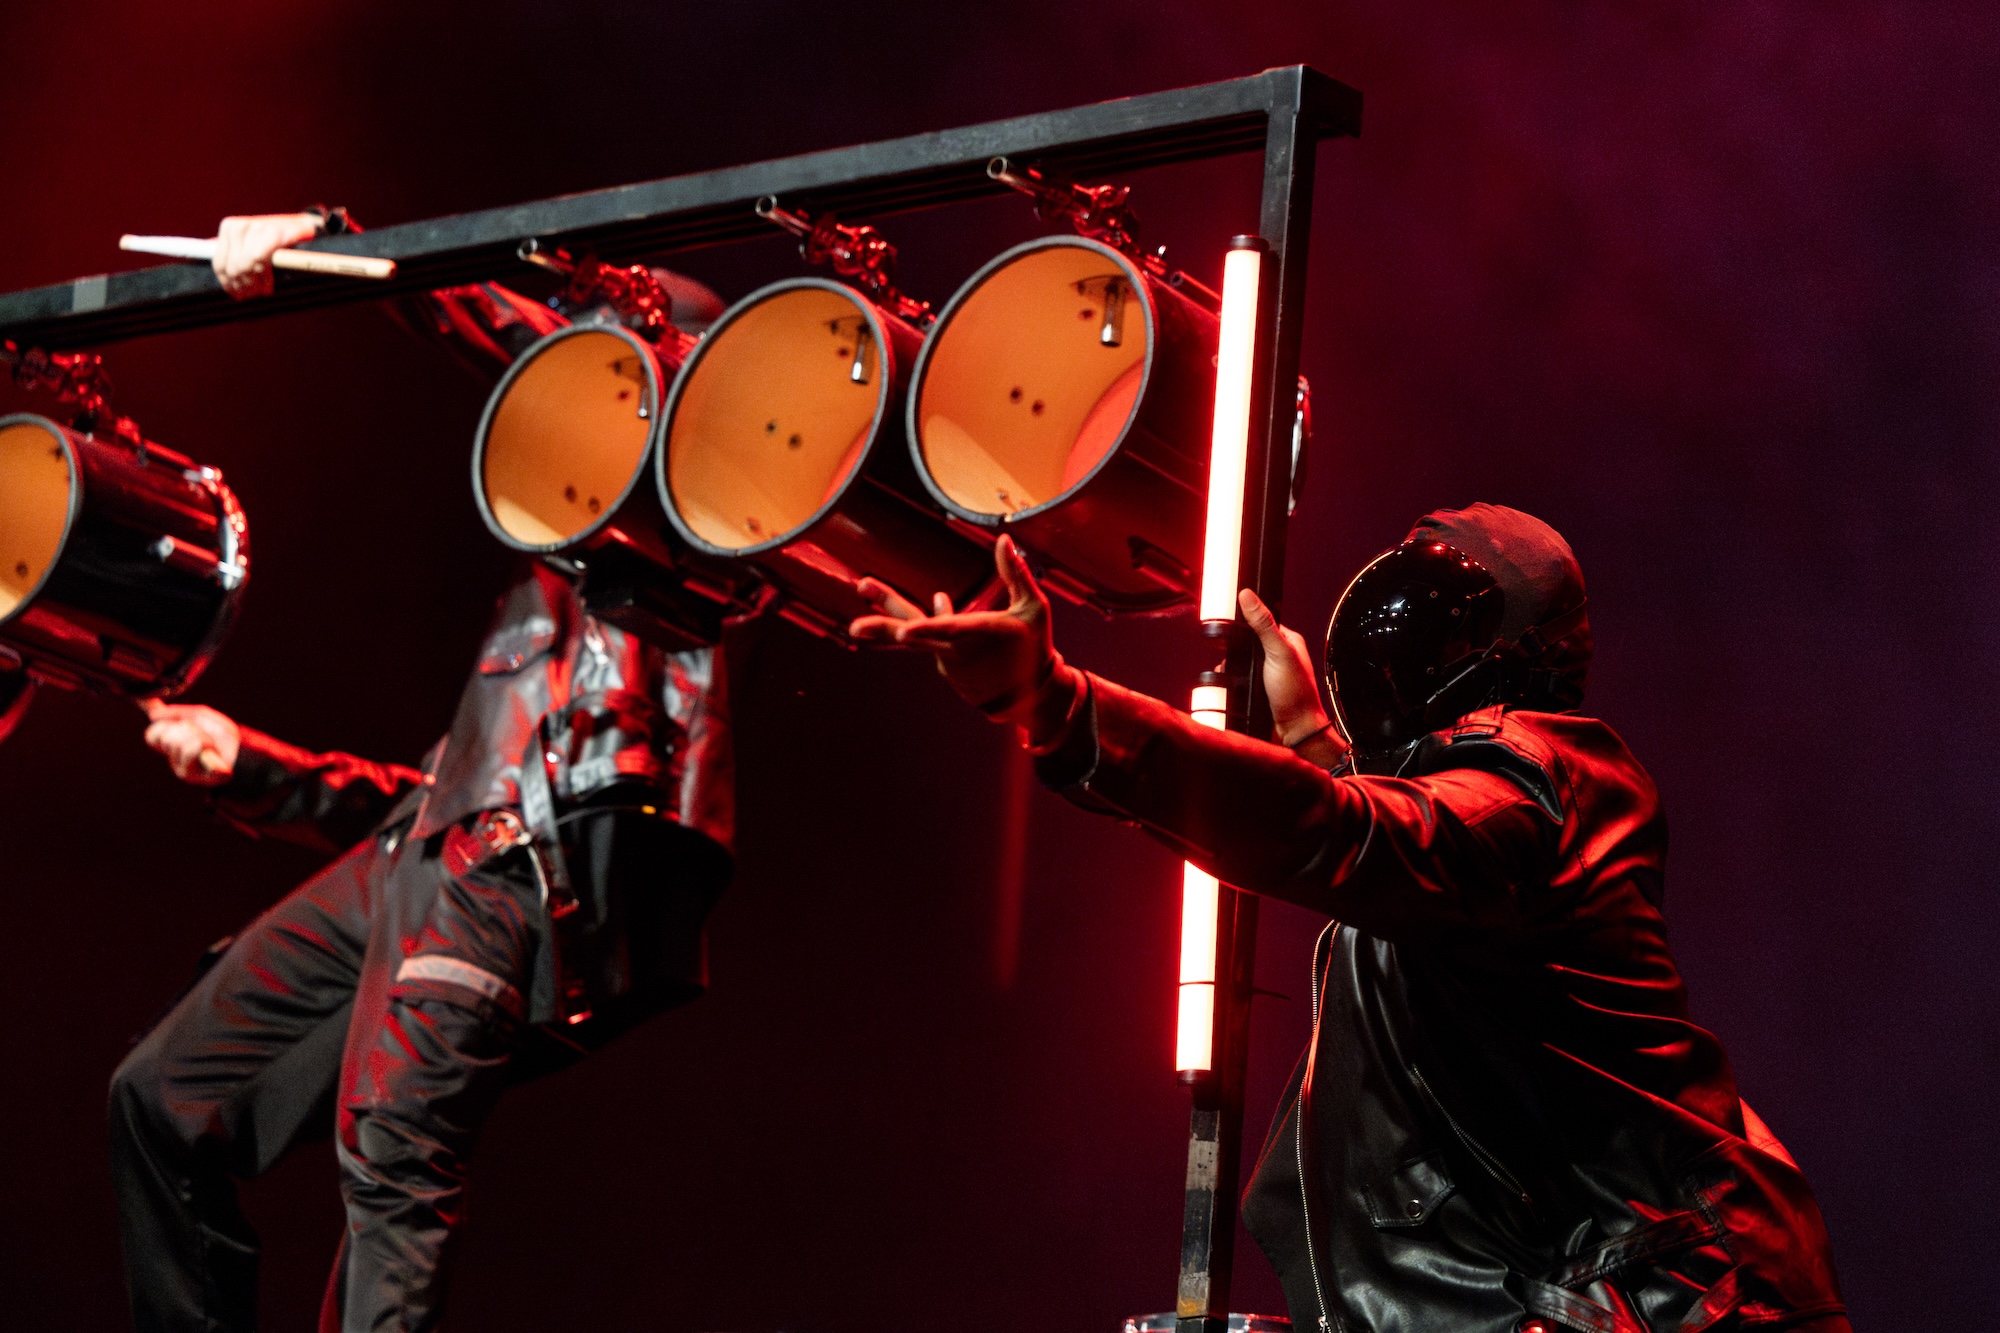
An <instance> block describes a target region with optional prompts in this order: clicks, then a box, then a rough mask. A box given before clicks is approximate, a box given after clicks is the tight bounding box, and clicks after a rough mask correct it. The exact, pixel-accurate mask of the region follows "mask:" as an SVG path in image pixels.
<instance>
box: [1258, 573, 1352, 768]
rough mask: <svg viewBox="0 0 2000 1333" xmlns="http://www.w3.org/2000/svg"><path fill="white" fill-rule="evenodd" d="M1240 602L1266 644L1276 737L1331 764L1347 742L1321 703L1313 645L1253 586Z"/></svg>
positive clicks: (1267, 694)
mask: <svg viewBox="0 0 2000 1333" xmlns="http://www.w3.org/2000/svg"><path fill="white" fill-rule="evenodd" d="M1236 604H1237V605H1238V606H1240V607H1242V608H1243V621H1244V623H1245V624H1247V625H1249V626H1250V629H1251V631H1252V632H1253V633H1254V634H1256V636H1257V642H1258V643H1259V644H1260V645H1262V646H1263V649H1264V697H1265V698H1266V699H1268V700H1270V702H1271V730H1272V733H1273V735H1274V738H1275V739H1276V740H1277V741H1278V743H1279V744H1281V745H1289V746H1291V747H1292V748H1293V749H1295V750H1297V751H1299V753H1300V754H1301V755H1303V756H1305V757H1306V758H1308V759H1311V760H1313V761H1314V762H1316V763H1323V764H1326V765H1328V766H1331V765H1332V764H1333V763H1334V762H1335V761H1336V760H1338V759H1339V758H1340V756H1341V755H1342V754H1343V753H1345V752H1346V749H1347V747H1346V745H1345V744H1343V743H1342V742H1341V741H1340V739H1339V738H1338V737H1337V736H1335V734H1334V732H1333V729H1332V728H1333V724H1332V723H1331V722H1330V721H1328V719H1327V716H1326V709H1325V708H1323V707H1321V705H1320V700H1319V672H1318V671H1317V670H1316V669H1315V667H1314V665H1313V656H1312V649H1310V648H1308V647H1307V646H1306V641H1305V638H1304V637H1303V636H1302V635H1300V634H1299V632H1298V631H1297V630H1294V629H1287V628H1286V627H1285V626H1283V625H1280V624H1279V623H1278V618H1277V617H1276V616H1274V615H1272V614H1271V608H1270V607H1268V606H1265V605H1264V601H1263V599H1262V598H1260V597H1259V596H1257V594H1256V593H1254V592H1252V591H1250V590H1249V589H1248V588H1245V589H1244V590H1243V591H1242V592H1240V593H1238V594H1236Z"/></svg>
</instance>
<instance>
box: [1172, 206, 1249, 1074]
mask: <svg viewBox="0 0 2000 1333" xmlns="http://www.w3.org/2000/svg"><path fill="white" fill-rule="evenodd" d="M1263 276H1264V243H1263V242H1262V241H1261V240H1259V239H1258V238H1256V237H1254V236H1239V237H1237V238H1236V239H1235V240H1234V241H1233V242H1231V243H1230V247H1229V254H1228V255H1227V256H1226V257H1225V258H1224V259H1223V261H1222V332H1221V342H1220V345H1219V346H1218V347H1217V349H1216V355H1215V424H1214V429H1213V433H1212V434H1211V435H1210V437H1209V454H1208V529H1207V534H1206V537H1205V538H1204V540H1203V544H1202V564H1201V618H1202V619H1203V620H1234V619H1235V618H1236V574H1237V559H1238V557H1239V555H1240V554H1241V552H1242V547H1243V488H1244V484H1245V480H1246V479H1245V476H1244V473H1245V471H1246V470H1247V468H1248V465H1249V452H1250V378H1251V372H1252V369H1253V368H1254V366H1255V363H1256V356H1257V287H1258V284H1259V283H1260V282H1261V281H1262V279H1263ZM1228 710H1229V691H1228V690H1227V689H1226V688H1224V687H1223V686H1220V685H1197V686H1196V687H1195V691H1194V698H1193V699H1192V700H1191V701H1190V703H1189V706H1188V711H1189V712H1190V713H1191V714H1192V715H1193V716H1194V719H1195V721H1197V722H1199V723H1201V724H1202V725H1203V726H1207V727H1214V728H1215V729H1216V730H1218V731H1220V730H1223V729H1225V728H1227V726H1228V725H1229V711H1228ZM1221 911H1222V886H1221V885H1220V884H1218V883H1217V882H1216V879H1215V876H1213V875H1210V874H1207V873H1206V872H1204V871H1202V870H1200V869H1198V868H1196V867H1195V866H1193V865H1183V867H1182V871H1181V982H1180V1013H1179V1017H1178V1020H1177V1022H1176V1024H1175V1028H1174V1067H1175V1069H1177V1070H1179V1071H1180V1072H1181V1073H1182V1074H1184V1075H1185V1074H1201V1073H1207V1072H1208V1071H1210V1070H1212V1069H1213V1068H1214V1067H1215V986H1216V957H1215V946H1216V938H1217V935H1218V934H1219V930H1220V926H1219V917H1220V915H1221Z"/></svg>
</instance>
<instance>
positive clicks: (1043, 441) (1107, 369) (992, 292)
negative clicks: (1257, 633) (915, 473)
mask: <svg viewBox="0 0 2000 1333" xmlns="http://www.w3.org/2000/svg"><path fill="white" fill-rule="evenodd" d="M1107 329H1109V331H1110V333H1111V341H1108V342H1107V340H1106V336H1105V335H1106V331H1107ZM1151 336H1152V333H1151V330H1150V328H1149V327H1148V322H1147V319H1146V314H1145V308H1144V306H1143V304H1142V302H1141V298H1140V297H1139V296H1138V294H1137V293H1135V292H1134V291H1133V288H1132V276H1131V274H1130V272H1129V271H1128V270H1126V269H1125V268H1124V267H1123V266H1122V265H1121V264H1119V263H1118V262H1117V261H1116V260H1114V259H1112V258H1111V257H1109V256H1108V255H1106V254H1105V253H1104V252H1103V251H1102V250H1098V249H1094V248H1090V247H1086V246H1082V245H1052V246H1048V247H1045V248H1042V249H1036V250H1030V251H1028V252H1027V253H1025V254H1023V255H1021V256H1019V257H1018V258H1016V259H1014V260H1012V261H1010V262H1008V263H1006V264H1004V265H1002V266H1001V267H999V268H997V269H995V270H993V271H992V272H991V273H989V274H988V275H987V276H986V278H985V279H984V280H983V281H982V282H980V284H979V286H978V287H977V288H976V289H974V290H973V291H972V292H970V293H969V294H967V295H966V297H965V298H964V299H963V300H962V301H961V302H960V303H959V305H958V307H957V309H956V310H954V311H953V312H952V313H951V315H950V318H949V321H948V322H947V323H946V324H945V326H944V327H943V328H942V329H940V330H939V331H938V332H937V333H935V334H933V335H932V345H931V349H930V353H929V355H928V357H927V358H926V359H925V362H924V372H923V376H924V379H923V383H922V384H921V385H920V386H918V388H917V394H918V397H917V410H916V428H917V449H918V452H919V453H920V454H921V456H922V458H923V464H924V468H925V470H926V471H927V472H929V474H930V477H931V480H932V481H933V482H934V483H935V484H936V485H937V487H938V489H939V490H941V491H942V492H943V493H944V494H945V496H946V497H948V498H949V499H950V500H951V502H952V503H953V504H954V505H956V506H958V507H959V508H960V509H963V510H966V511H969V512H970V513H973V514H977V515H994V516H996V517H997V516H999V515H1004V514H1013V513H1019V512H1020V511H1022V510H1024V509H1033V508H1035V507H1036V506H1038V505H1044V504H1047V503H1048V502H1049V501H1051V500H1054V499H1057V498H1059V497H1060V496H1062V495H1063V494H1064V493H1065V492H1067V491H1068V490H1070V489H1071V488H1072V487H1074V486H1075V485H1077V484H1078V483H1079V482H1081V481H1082V480H1083V479H1084V478H1085V477H1087V476H1088V475H1090V472H1091V470H1092V469H1093V468H1095V467H1096V466H1097V464H1098V463H1099V462H1100V461H1102V460H1103V458H1104V456H1105V455H1106V454H1108V453H1110V452H1111V450H1112V449H1113V448H1115V447H1116V446H1117V444H1118V441H1119V440H1120V439H1121V438H1123V436H1124V434H1125V427H1126V424H1127V423H1128V422H1129V421H1130V419H1131V416H1132V409H1133V406H1134V405H1135V404H1136V403H1137V401H1138V398H1139V384H1140V380H1141V379H1142V378H1143V377H1144V375H1145V367H1146V352H1147V350H1148V349H1147V340H1148V339H1149V338H1150V337H1151Z"/></svg>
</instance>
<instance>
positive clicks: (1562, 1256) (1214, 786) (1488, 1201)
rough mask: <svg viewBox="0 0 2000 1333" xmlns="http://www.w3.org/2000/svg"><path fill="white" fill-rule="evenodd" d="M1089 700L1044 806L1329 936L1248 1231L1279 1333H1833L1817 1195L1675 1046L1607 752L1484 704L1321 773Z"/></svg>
mask: <svg viewBox="0 0 2000 1333" xmlns="http://www.w3.org/2000/svg"><path fill="white" fill-rule="evenodd" d="M1088 684H1089V691H1090V694H1089V698H1088V699H1087V700H1086V701H1084V703H1083V705H1082V706H1081V707H1080V708H1079V710H1078V712H1077V714H1076V717H1075V720H1074V721H1073V722H1072V724H1071V726H1070V729H1069V731H1068V732H1067V734H1066V735H1064V736H1063V737H1061V738H1059V740H1058V741H1057V742H1056V744H1055V745H1054V746H1053V747H1048V748H1050V750H1051V752H1049V753H1047V754H1045V755H1044V757H1043V758H1042V759H1041V760H1040V771H1041V773H1042V776H1043V779H1044V781H1045V782H1048V783H1049V784H1050V785H1052V786H1055V787H1056V788H1057V789H1059V790H1061V791H1063V792H1064V794H1065V795H1068V796H1070V797H1071V798H1072V799H1073V800H1076V801H1077V802H1078V803H1079V804H1082V805H1085V806H1086V807H1088V808H1091V809H1095V810H1099V811H1102V812H1105V813H1111V814H1115V815H1118V816H1120V817H1122V818H1125V819H1130V820H1135V821H1137V822H1138V823H1139V824H1140V825H1142V826H1143V827H1144V828H1145V829H1147V830H1148V831H1149V832H1151V833H1152V834H1154V835H1155V836H1156V837H1158V838H1160V839H1161V840H1162V841H1164V842H1166V843H1167V844H1169V845H1170V846H1172V847H1173V848H1174V849H1175V850H1176V851H1178V852H1179V853H1181V854H1182V855H1184V856H1186V857H1187V858H1188V859H1189V860H1191V861H1193V862H1195V863H1196V864H1197V865H1199V866H1201V867H1202V868H1204V869H1206V870H1208V871H1209V872H1211V873H1213V874H1215V875H1216V876H1217V877H1218V878H1220V879H1222V880H1223V881H1224V882H1226V883H1230V884H1234V885H1236V886H1238V887H1240V888H1244V889H1248V890H1251V891H1254V892H1257V893H1262V894H1267V895H1270V896H1273V897H1278V898H1282V899H1285V900H1286V901H1288V902H1293V903H1297V904H1299V905H1301V906H1304V907H1308V908H1311V909H1313V910H1315V911H1320V912H1324V913H1326V914H1328V915H1329V916H1331V917H1333V918H1334V921H1335V924H1334V925H1332V926H1330V927H1329V929H1328V934H1327V936H1326V937H1325V938H1324V939H1323V940H1322V942H1321V947H1320V950H1319V956H1318V959H1317V961H1316V975H1315V977H1314V995H1315V1001H1316V1023H1315V1037H1314V1041H1313V1044H1312V1046H1311V1047H1310V1048H1309V1049H1308V1050H1307V1052H1306V1054H1305V1057H1304V1058H1303V1059H1302V1060H1301V1062H1300V1066H1299V1070H1298V1073H1297V1074H1295V1075H1294V1077H1293V1080H1292V1084H1291V1087H1290V1089H1289V1090H1288V1091H1287V1093H1286V1097H1285V1104H1284V1107H1283V1109H1282V1111H1281V1112H1280V1114H1279V1116H1278V1119H1277V1122H1276V1124H1275V1125H1274V1126H1273V1128H1272V1131H1271V1134H1270V1136H1269V1138H1268V1139H1267V1141H1266V1143H1265V1146H1264V1150H1263V1153H1262V1154H1261V1157H1260V1160H1259V1163H1258V1167H1257V1170H1256V1172H1255V1174H1254V1176H1253V1178H1252V1181H1251V1184H1250V1186H1249V1189H1248V1192H1247V1197H1246V1200H1245V1206H1244V1220H1245V1222H1246V1223H1247V1224H1248V1226H1249V1227H1250V1229H1251V1232H1252V1234H1253V1235H1255V1236H1256V1237H1257V1239H1258V1241H1259V1242H1260V1243H1261V1244H1262V1245H1263V1247H1264V1248H1265V1250H1266V1252H1267V1253H1268V1254H1269V1256H1270V1257H1271V1260H1272V1262H1273V1263H1274V1264H1275V1266H1276V1267H1277V1269H1278V1272H1279V1275H1280V1277H1281V1278H1282V1280H1283V1282H1284V1286H1285V1293H1286V1297H1287V1300H1288V1301H1289V1303H1290V1305H1291V1310H1292V1315H1293V1319H1294V1322H1295V1323H1296V1324H1298V1325H1299V1326H1300V1327H1301V1328H1313V1327H1316V1326H1319V1327H1323V1328H1325V1329H1326V1330H1328V1333H1364V1330H1365V1331H1366V1333H1416V1330H1435V1329H1445V1328H1449V1329H1452V1330H1464V1331H1466V1333H1516V1330H1517V1329H1519V1328H1521V1327H1524V1326H1525V1324H1526V1321H1528V1320H1531V1319H1540V1320H1542V1321H1543V1323H1544V1325H1545V1326H1547V1327H1551V1328H1570V1329H1577V1330H1584V1331H1585V1333H1675V1331H1678V1333H1698V1331H1699V1330H1704V1329H1711V1328H1749V1327H1772V1326H1782V1325H1791V1324H1803V1323H1804V1322H1805V1321H1814V1322H1812V1323H1811V1326H1812V1327H1813V1328H1815V1329H1829V1330H1831V1329H1845V1327H1846V1320H1845V1318H1844V1315H1843V1308H1842V1306H1841V1304H1840V1299H1839V1294H1838V1291H1837V1288H1836V1286H1835V1282H1834V1275H1833V1269H1832V1262H1831V1257H1830V1252H1829V1246H1828V1242H1827V1237H1826V1232H1825V1228H1824V1225H1823V1223H1822V1222H1821V1219H1820V1215H1819V1209H1818V1207H1817V1205H1816V1204H1815V1203H1814V1201H1813V1197H1812V1192H1811V1190H1810V1188H1809V1187H1808V1186H1807V1184H1806V1181H1805V1179H1804V1177H1803V1176H1802V1175H1800V1173H1799V1171H1798V1169H1797V1168H1796V1166H1795V1165H1794V1164H1793V1163H1792V1161H1791V1160H1790V1158H1789V1157H1788V1156H1787V1155H1786V1154H1785V1152H1784V1150H1783V1148H1782V1147H1781V1146H1779V1145H1778V1144H1777V1142H1776V1140H1775V1139H1772V1138H1771V1137H1770V1136H1769V1134H1768V1132H1767V1131H1764V1130H1763V1128H1762V1126H1761V1125H1760V1124H1759V1123H1758V1122H1757V1121H1756V1119H1755V1117H1754V1116H1752V1115H1751V1114H1750V1113H1749V1111H1748V1109H1747V1108H1746V1107H1744V1106H1743V1104H1742V1102H1741V1101H1740V1100H1739V1098H1738V1096H1737V1092H1736V1085H1735V1081H1734V1078H1733V1076H1732V1075H1731V1073H1730V1068H1729V1062H1728V1059H1727V1057H1726V1056H1725V1055H1724V1053H1723V1050H1722V1047H1721V1044H1720V1043H1719V1042H1718V1041H1717V1040H1716V1038H1715V1037H1714V1036H1713V1035H1712V1034H1710V1033H1708V1032H1706V1031H1704V1030H1703V1029H1702V1028H1700V1027H1697V1026H1696V1025H1695V1024H1694V1023H1693V1022H1691V1021H1690V1019H1689V1017H1688V1010H1687V996H1686V990H1685V988H1684V986H1683V985H1682V982H1681V979H1680V975H1679V973H1678V971H1677V969H1676V968H1675V965H1674V960H1673V955H1672V953H1671V952H1670V950H1669V949H1668V947H1667V937H1666V923H1665V919H1664V917H1663V915H1662V911H1661V908H1662V902H1663V895H1664V874H1665V858H1666V824H1665V819H1664V817H1663V815H1662V813H1661V810H1660V803H1659V797H1658V794H1657V792H1656V791H1655V789H1654V786H1653V783H1652V781H1651V779H1650V778H1649V777H1648V776H1647V775H1646V772H1645V770H1644V769H1642V768H1641V767H1640V766H1639V764H1638V762H1637V761H1636V760H1635V759H1633V757H1632V755H1631V753H1630V752H1629V751H1628V750H1627V749H1626V748H1625V745H1624V743H1623V742H1622V741H1620V740H1619V738H1618V737H1617V736H1616V735H1615V734H1614V733H1613V732H1612V731H1611V729H1610V728H1609V727H1606V726H1605V725H1604V724H1603V723H1601V722H1598V721H1595V720H1593V719H1590V718H1586V717H1581V716H1577V715H1575V714H1544V713H1527V712H1518V711H1511V710H1506V709H1502V708H1498V707H1495V708H1490V709H1486V710H1483V711H1480V712H1476V713H1473V714H1470V715H1468V716H1467V717H1465V718H1463V719H1461V720H1460V721H1459V722H1458V723H1457V724H1456V725H1454V726H1453V727H1452V728H1450V729H1449V730H1447V731H1443V732H1439V733H1436V734H1434V735H1432V736H1429V737H1427V738H1426V739H1425V740H1424V741H1422V742H1420V743H1419V745H1418V746H1417V747H1416V750H1415V751H1414V753H1413V754H1412V755H1411V756H1410V757H1409V759H1408V761H1407V763H1406V764H1405V765H1404V768H1403V770H1402V775H1401V776H1394V777H1389V776H1368V775H1358V774H1354V773H1352V772H1340V773H1333V774H1330V773H1328V772H1326V771H1325V770H1322V769H1320V768H1318V767H1316V766H1314V765H1313V764H1310V763H1307V762H1306V761H1304V760H1302V759H1300V758H1298V757H1297V756H1296V755H1294V754H1292V753H1291V752H1290V751H1289V750H1286V749H1284V748H1283V747H1280V746H1276V745H1270V744H1266V743H1262V742H1258V741H1254V740H1251V739H1249V738H1247V737H1243V736H1238V735H1233V734H1230V733H1226V732H1219V731H1215V730H1211V729H1209V728H1207V727H1204V726H1200V725H1198V724H1196V723H1195V722H1194V721H1193V720H1192V719H1191V718H1190V717H1189V716H1188V715H1187V714H1185V713H1182V712H1180V711H1178V710H1176V709H1174V708H1171V707H1169V706H1167V705H1165V704H1163V703H1160V702H1159V701H1157V700H1154V699H1150V698H1148V697H1146V696H1144V695H1139V694H1135V693H1133V692H1131V691H1128V690H1124V689H1121V688H1120V687H1118V686H1116V685H1113V684H1110V683H1109V682H1106V681H1102V680H1099V679H1097V678H1095V677H1092V678H1089V681H1088ZM1303 1089H1309V1095H1302V1090H1303ZM1301 1125H1303V1126H1304V1130H1303V1132H1302V1131H1301ZM1302 1182H1303V1184H1302ZM1322 1321H1323V1323H1322Z"/></svg>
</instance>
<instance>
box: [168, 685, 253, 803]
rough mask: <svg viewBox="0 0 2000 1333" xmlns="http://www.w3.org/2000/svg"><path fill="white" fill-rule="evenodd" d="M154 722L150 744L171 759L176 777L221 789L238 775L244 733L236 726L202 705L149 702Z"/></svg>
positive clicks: (195, 783)
mask: <svg viewBox="0 0 2000 1333" xmlns="http://www.w3.org/2000/svg"><path fill="white" fill-rule="evenodd" d="M143 707H144V708H145V710H146V716H147V717H149V718H151V719H152V721H151V722H149V723H148V724H147V726H146V744H148V745H150V746H152V747H153V748H154V749H155V750H158V751H159V752H160V753H161V754H163V755H165V756H166V757H167V763H168V764H170V765H171V766H172V767H173V770H174V776H175V777H177V778H179V779H180V780H181V781H182V782H189V783H193V784H194V785H195V786H197V787H220V786H221V785H222V784H223V783H225V782H227V781H229V778H230V775H231V774H233V773H234V772H235V771H236V756H237V753H238V751H239V750H240V748H241V746H242V741H243V733H242V732H241V731H240V730H239V729H238V728H237V726H236V724H235V723H234V722H232V721H230V720H229V718H227V717H225V716H224V715H223V714H221V713H218V712H216V711H215V710H214V709H213V708H207V707H204V706H203V705H201V704H169V703H161V702H160V701H159V700H158V699H148V700H146V701H145V703H144V705H143Z"/></svg>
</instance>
